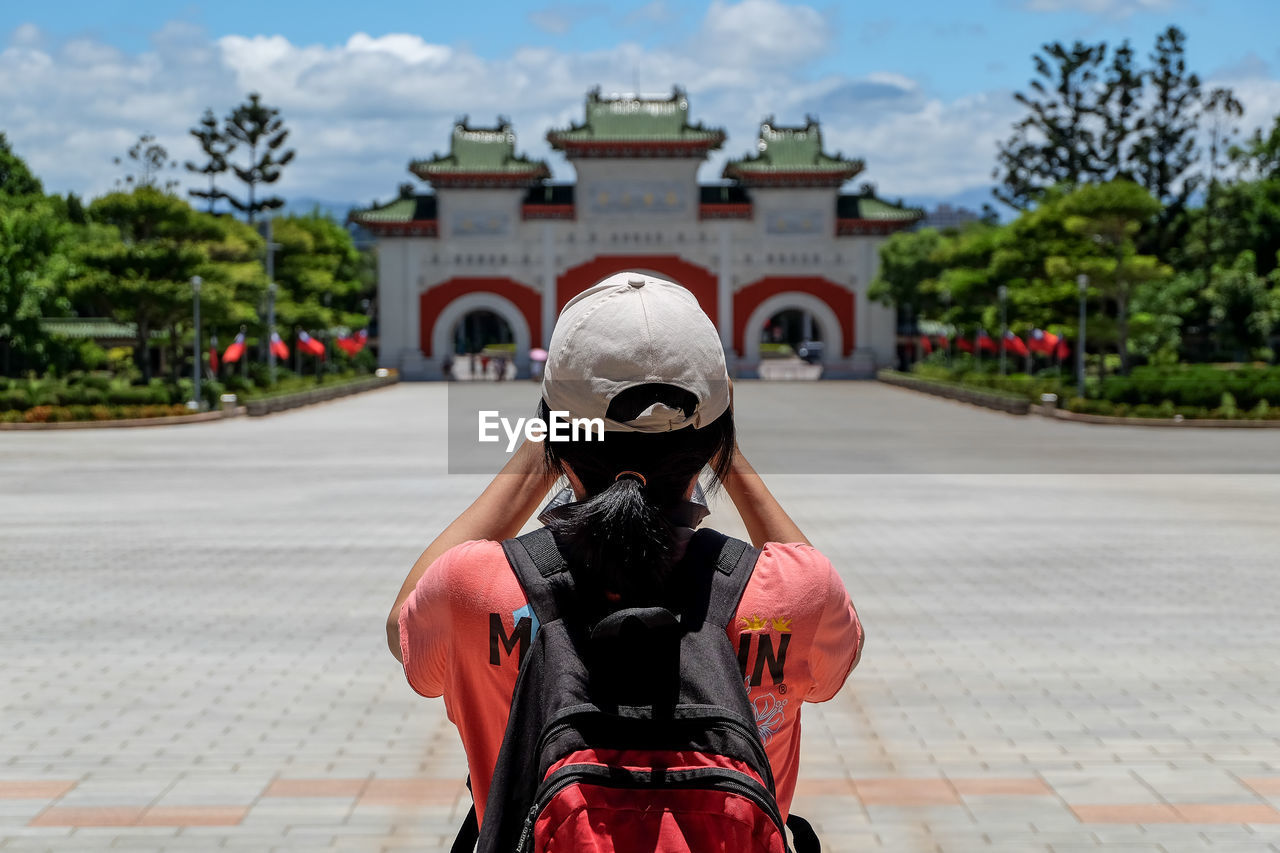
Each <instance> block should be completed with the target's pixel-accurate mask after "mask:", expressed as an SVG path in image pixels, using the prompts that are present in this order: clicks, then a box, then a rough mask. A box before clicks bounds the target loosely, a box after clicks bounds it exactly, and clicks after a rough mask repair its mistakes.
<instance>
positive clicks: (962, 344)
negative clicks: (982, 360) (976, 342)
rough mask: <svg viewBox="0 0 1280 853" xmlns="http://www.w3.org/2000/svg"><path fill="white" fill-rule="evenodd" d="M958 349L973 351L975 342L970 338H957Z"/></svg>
mask: <svg viewBox="0 0 1280 853" xmlns="http://www.w3.org/2000/svg"><path fill="white" fill-rule="evenodd" d="M956 349H958V350H960V351H961V352H973V342H972V341H970V340H969V339H968V338H956Z"/></svg>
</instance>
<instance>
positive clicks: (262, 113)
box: [224, 92, 294, 224]
mask: <svg viewBox="0 0 1280 853" xmlns="http://www.w3.org/2000/svg"><path fill="white" fill-rule="evenodd" d="M224 133H225V135H226V137H227V138H228V139H230V140H231V141H232V142H233V143H235V144H236V145H243V146H245V147H247V148H248V150H249V160H248V162H247V164H245V165H240V164H232V171H234V172H235V175H236V177H237V178H239V179H240V180H241V181H242V182H244V184H245V188H246V196H245V197H244V198H243V199H241V198H238V197H236V196H234V195H230V194H228V195H227V196H226V198H227V200H228V201H229V202H231V205H232V207H234V208H235V209H236V210H238V211H240V212H241V213H244V214H245V215H246V217H247V219H248V222H249V223H250V224H253V222H254V219H255V218H256V217H257V215H258V214H259V213H262V212H263V211H267V210H276V209H278V208H280V207H283V206H284V199H282V198H280V197H279V196H269V197H266V198H258V196H257V191H258V187H259V185H264V184H274V183H275V182H276V181H278V180H280V175H281V170H282V169H283V168H284V167H285V166H287V165H288V164H289V163H290V162H291V161H292V160H293V157H294V151H293V149H291V148H290V149H284V143H285V140H287V139H288V138H289V131H288V129H287V128H286V127H285V126H284V121H283V120H282V119H281V118H280V110H278V109H276V108H275V107H269V106H267V105H266V104H264V103H262V98H261V96H260V95H259V94H258V93H257V92H252V93H250V95H249V100H248V101H246V102H245V103H243V104H241V105H240V106H238V107H236V108H235V109H234V110H232V111H231V114H230V115H228V116H227V119H226V123H225V130H224Z"/></svg>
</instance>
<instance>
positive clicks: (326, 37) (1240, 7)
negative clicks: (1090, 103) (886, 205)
mask: <svg viewBox="0 0 1280 853" xmlns="http://www.w3.org/2000/svg"><path fill="white" fill-rule="evenodd" d="M1170 24H1176V25H1177V26H1179V27H1181V28H1182V29H1183V30H1184V31H1185V32H1186V33H1187V55H1188V64H1189V67H1190V68H1191V70H1193V71H1196V72H1198V73H1199V74H1200V75H1201V77H1202V78H1204V79H1205V81H1206V85H1207V86H1218V85H1223V86H1229V87H1231V88H1232V89H1233V90H1234V91H1235V93H1236V95H1237V97H1239V98H1240V100H1241V101H1242V102H1243V103H1244V105H1245V107H1246V115H1245V119H1244V124H1245V127H1246V129H1249V128H1252V127H1257V126H1261V125H1266V126H1270V124H1271V122H1272V120H1273V117H1274V116H1275V115H1277V114H1280V39H1277V38H1276V35H1275V34H1276V33H1277V32H1280V0H968V2H965V3H955V2H952V0H915V1H914V2H910V3H886V2H864V0H848V1H847V2H834V3H833V2H827V3H823V2H818V3H812V4H806V3H799V2H783V0H710V2H687V1H686V2H677V0H649V2H638V0H631V1H630V2H627V1H626V0H615V2H608V3H591V2H583V3H551V4H547V3H542V2H531V3H517V2H495V0H485V2H474V0H473V2H457V0H453V2H424V0H365V2H361V3H353V2H351V0H342V2H338V0H309V2H307V3H305V4H304V3H294V2H283V0H276V2H272V3H261V2H246V0H221V2H216V3H214V2H202V0H196V2H184V1H183V0H177V2H161V0H92V2H90V0H57V2H51V3H42V4H32V3H19V2H16V0H0V132H4V133H5V134H6V135H7V136H8V138H9V141H10V143H11V144H12V145H13V147H14V149H15V150H16V151H17V152H18V153H19V154H20V155H21V156H23V157H24V158H25V159H26V160H27V161H28V163H30V165H31V166H32V168H33V170H34V171H35V172H36V173H37V175H38V176H39V177H40V178H41V179H42V180H43V181H44V183H45V185H46V188H47V189H48V190H49V191H54V192H76V193H79V194H81V195H84V196H86V197H92V196H94V195H98V194H101V193H103V192H106V191H109V190H110V189H112V187H113V186H114V185H115V183H116V181H117V180H118V179H119V178H120V177H121V175H122V174H123V172H122V170H121V169H120V167H118V166H116V165H115V164H114V163H113V159H114V158H115V157H119V156H123V155H124V152H125V151H126V150H127V149H128V148H129V146H130V145H131V144H132V143H133V142H134V141H135V140H136V139H137V138H138V136H139V135H140V134H142V133H144V132H145V133H150V134H153V135H155V136H156V138H157V139H158V141H159V142H160V143H162V144H163V145H165V146H166V147H167V148H168V150H169V152H170V154H171V156H173V157H174V158H175V159H176V160H178V161H179V162H183V161H186V160H189V159H195V158H197V156H198V149H197V148H196V145H195V142H194V140H193V139H192V138H191V137H190V135H189V133H188V131H189V129H190V128H191V127H193V126H195V124H196V123H197V122H198V121H199V119H200V116H201V115H202V114H203V112H204V110H205V108H206V107H209V108H212V109H213V110H214V112H215V113H216V114H218V115H219V116H221V115H225V114H226V113H227V112H228V111H230V109H231V108H233V107H234V106H235V105H236V104H238V103H239V102H241V101H242V100H243V99H244V98H245V96H246V94H247V93H248V92H250V91H258V92H261V94H262V96H263V100H264V101H265V102H266V103H268V104H270V105H272V106H276V107H278V108H279V109H280V110H281V114H282V116H283V118H284V120H285V122H286V124H287V125H288V126H289V127H290V128H291V130H292V135H291V137H290V144H291V145H292V146H293V147H294V148H296V150H297V158H296V159H295V161H294V162H293V164H291V165H290V166H288V167H287V169H286V171H285V176H284V178H283V179H282V180H281V182H280V183H279V184H278V185H277V186H278V187H279V190H278V191H279V192H280V193H281V194H282V195H285V196H286V197H289V198H293V199H298V198H307V199H318V200H323V201H325V202H329V203H332V204H337V205H345V204H362V205H367V204H369V203H371V202H372V201H374V200H376V199H383V200H385V199H388V198H390V197H392V196H394V194H395V192H396V189H397V187H398V186H399V185H400V184H401V183H404V182H407V181H416V179H415V178H413V176H412V175H410V174H409V173H408V171H407V168H406V167H407V165H408V162H409V160H411V159H414V158H422V157H429V156H431V155H432V154H434V153H436V152H443V151H445V150H446V149H447V147H448V139H449V133H450V128H451V127H452V125H453V123H454V122H455V121H456V120H457V119H458V118H460V117H462V116H469V118H470V120H471V122H472V124H478V125H484V124H493V123H495V122H496V119H497V117H498V116H504V117H508V118H510V119H511V121H512V122H513V124H514V127H515V131H516V135H517V145H518V148H519V149H520V150H521V151H523V152H525V153H527V154H529V155H530V156H533V157H539V158H545V159H546V160H547V161H548V163H549V165H550V166H551V168H552V171H553V174H554V176H555V178H556V179H557V180H566V181H567V180H572V178H573V171H572V167H571V166H570V165H569V164H568V163H567V161H565V160H564V158H563V156H562V155H560V154H559V153H557V152H553V151H551V150H550V149H549V147H548V145H547V143H546V139H545V136H546V132H547V130H548V129H551V128H553V127H565V126H567V125H568V124H569V123H570V122H572V121H580V120H581V119H582V115H583V102H584V98H585V94H586V92H587V91H588V90H589V89H591V88H593V87H595V86H600V87H601V88H602V89H603V91H604V92H606V93H611V92H634V91H640V92H643V93H654V94H657V93H663V94H667V93H670V91H671V89H672V87H673V86H675V85H679V86H681V87H682V88H683V89H685V91H687V92H688V95H689V102H690V113H691V116H692V118H693V120H695V121H702V122H704V123H705V124H707V125H710V126H713V127H723V128H724V129H725V130H726V132H727V133H728V140H727V142H726V143H725V145H724V148H723V149H722V150H721V151H720V152H717V153H716V154H715V155H714V156H713V157H712V158H711V159H710V160H709V161H708V162H707V163H706V164H704V166H703V168H702V170H701V172H700V178H701V179H702V180H704V181H713V180H717V179H718V178H719V176H720V172H721V169H722V168H723V164H724V160H725V159H726V158H728V157H739V156H742V155H743V154H745V153H747V152H748V151H749V150H751V148H752V147H753V145H754V143H755V139H756V133H757V131H758V129H759V124H760V122H761V121H762V120H764V119H765V118H767V117H773V118H774V120H775V121H776V122H778V123H781V124H801V123H803V121H804V120H805V117H806V116H807V115H812V116H814V117H816V118H817V119H818V120H819V121H820V122H821V124H822V131H823V136H824V140H825V142H826V146H827V148H828V150H830V151H839V152H842V153H844V154H845V155H847V156H853V157H860V158H863V159H864V160H865V161H866V163H867V168H866V171H865V172H864V173H863V174H862V175H859V176H858V178H857V179H856V180H855V185H856V184H858V183H861V182H863V181H871V182H873V183H874V184H875V185H876V187H877V189H878V192H879V193H880V194H881V195H882V196H883V197H886V198H890V199H897V198H904V199H906V200H907V201H908V202H909V203H916V204H926V205H930V206H932V205H933V204H935V203H937V202H939V201H950V202H953V203H963V204H967V205H968V206H970V207H977V206H980V205H981V203H982V201H984V200H988V199H989V193H990V187H991V185H992V178H991V170H992V168H993V166H994V163H995V152H996V146H997V144H998V142H999V141H1000V140H1001V139H1004V138H1005V137H1007V136H1008V134H1009V131H1010V127H1011V125H1012V123H1013V122H1014V121H1016V120H1017V118H1018V117H1019V116H1020V115H1021V109H1020V108H1019V106H1018V105H1017V103H1016V102H1015V101H1014V99H1013V94H1014V92H1016V91H1019V90H1025V89H1026V88H1027V84H1028V82H1029V80H1030V79H1031V77H1032V76H1033V67H1032V62H1031V56H1032V54H1033V53H1034V52H1035V51H1036V50H1038V49H1039V47H1040V46H1041V45H1042V44H1045V43H1048V42H1052V41H1062V42H1072V41H1076V40H1083V41H1086V42H1097V41H1106V42H1107V43H1109V44H1112V45H1115V44H1118V43H1120V42H1121V41H1124V40H1126V39H1127V40H1129V41H1130V42H1131V44H1132V45H1133V47H1134V48H1135V51H1136V53H1137V54H1138V56H1140V57H1145V55H1146V54H1147V53H1149V52H1150V50H1151V49H1152V46H1153V44H1154V40H1155V36H1156V34H1157V33H1158V32H1160V31H1162V30H1163V29H1165V28H1166V27H1167V26H1169V25H1170ZM176 177H178V178H180V179H181V180H183V181H184V182H185V183H189V184H191V185H195V184H196V182H195V181H194V180H193V179H192V178H191V177H190V176H188V175H187V174H186V173H185V172H181V171H179V173H177V174H176Z"/></svg>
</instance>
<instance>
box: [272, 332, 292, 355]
mask: <svg viewBox="0 0 1280 853" xmlns="http://www.w3.org/2000/svg"><path fill="white" fill-rule="evenodd" d="M271 351H272V352H273V353H275V354H276V358H288V357H289V345H288V344H286V343H285V342H284V341H282V340H280V334H279V333H278V332H272V333H271Z"/></svg>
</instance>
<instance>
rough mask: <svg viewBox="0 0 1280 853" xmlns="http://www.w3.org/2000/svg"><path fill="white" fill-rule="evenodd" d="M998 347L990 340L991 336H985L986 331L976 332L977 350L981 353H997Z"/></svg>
mask: <svg viewBox="0 0 1280 853" xmlns="http://www.w3.org/2000/svg"><path fill="white" fill-rule="evenodd" d="M999 349H1000V348H999V347H997V346H996V342H995V341H993V340H991V336H990V335H988V334H987V330H986V329H979V330H978V350H979V351H981V352H998V351H999Z"/></svg>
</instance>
